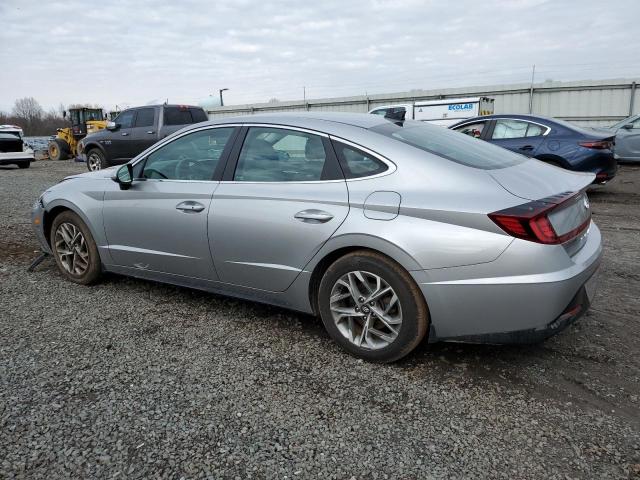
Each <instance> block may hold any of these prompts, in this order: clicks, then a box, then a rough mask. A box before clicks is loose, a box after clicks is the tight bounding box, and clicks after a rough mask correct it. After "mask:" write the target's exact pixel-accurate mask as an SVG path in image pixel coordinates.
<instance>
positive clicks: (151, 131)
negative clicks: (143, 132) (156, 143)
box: [147, 130, 156, 135]
mask: <svg viewBox="0 0 640 480" xmlns="http://www.w3.org/2000/svg"><path fill="white" fill-rule="evenodd" d="M147 133H148V134H149V135H153V134H154V133H156V132H154V131H153V130H149V131H148V132H147Z"/></svg>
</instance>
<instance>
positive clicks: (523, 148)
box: [519, 145, 533, 150]
mask: <svg viewBox="0 0 640 480" xmlns="http://www.w3.org/2000/svg"><path fill="white" fill-rule="evenodd" d="M519 150H533V145H525V146H524V147H520V148H519Z"/></svg>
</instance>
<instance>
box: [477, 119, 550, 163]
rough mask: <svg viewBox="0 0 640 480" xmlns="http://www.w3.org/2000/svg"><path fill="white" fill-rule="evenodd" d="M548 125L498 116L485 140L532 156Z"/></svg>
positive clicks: (540, 143) (547, 129) (540, 142)
mask: <svg viewBox="0 0 640 480" xmlns="http://www.w3.org/2000/svg"><path fill="white" fill-rule="evenodd" d="M549 130H550V129H549V127H546V126H544V125H540V124H538V123H533V122H528V121H525V120H516V119H508V118H498V119H496V120H494V121H493V129H492V131H491V133H490V134H488V136H487V138H486V139H487V140H488V141H490V142H491V143H494V144H496V145H498V146H500V147H503V148H506V149H507V150H511V151H513V152H516V153H520V154H522V155H526V156H527V157H532V156H534V155H535V154H536V152H537V150H538V148H539V147H540V145H542V142H543V140H544V135H545V134H546V133H547V132H548V131H549Z"/></svg>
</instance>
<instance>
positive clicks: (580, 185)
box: [32, 113, 602, 362]
mask: <svg viewBox="0 0 640 480" xmlns="http://www.w3.org/2000/svg"><path fill="white" fill-rule="evenodd" d="M592 181H593V175H592V174H588V173H575V172H569V171H567V170H562V169H559V168H556V167H553V166H549V165H546V164H544V163H541V162H539V161H537V160H531V159H527V158H525V157H523V156H521V155H517V154H515V153H511V152H509V151H507V150H504V149H502V148H499V147H496V146H493V145H491V144H488V143H486V142H482V141H480V140H476V139H474V138H470V137H468V136H466V135H463V134H460V133H457V132H453V131H450V130H446V129H443V128H441V127H437V126H431V125H426V124H422V123H419V122H412V121H406V122H393V121H390V120H387V119H384V118H381V117H379V116H376V115H366V114H363V115H358V114H330V113H324V114H311V113H299V114H297V113H292V114H274V115H255V116H245V117H237V118H229V119H223V120H218V121H214V122H208V123H201V124H197V125H192V126H190V127H188V128H186V129H184V130H181V131H180V132H177V133H176V134H173V135H172V136H171V137H168V138H166V139H164V140H163V141H161V142H159V143H157V144H156V145H154V146H153V147H151V148H149V149H148V150H146V151H145V152H143V153H141V154H140V155H139V156H138V157H136V158H135V159H133V160H132V161H131V162H129V163H128V164H126V165H123V166H121V167H119V168H118V169H116V168H115V167H114V168H111V169H106V170H102V171H98V172H89V173H84V174H80V175H74V176H71V177H68V178H67V179H65V180H64V181H63V182H61V183H60V184H58V185H55V186H54V187H52V188H50V189H49V190H47V191H46V192H44V193H43V194H42V196H41V197H40V198H39V199H38V201H37V202H36V204H35V205H34V209H33V215H32V220H33V224H34V226H35V231H36V234H37V236H38V238H39V241H40V243H41V244H42V248H43V249H44V250H45V251H46V252H48V253H50V254H52V255H53V256H54V258H55V260H56V262H57V264H58V267H59V269H60V271H61V272H62V274H63V275H64V276H65V277H67V278H68V279H69V280H71V281H73V282H76V283H80V284H91V283H94V282H96V281H97V280H98V278H99V276H100V274H101V273H102V272H105V271H108V272H113V273H116V274H122V275H128V276H133V277H138V278H143V279H150V280H155V281H160V282H166V283H171V284H176V285H183V286H187V287H192V288H197V289H202V290H207V291H210V292H217V293H222V294H225V295H230V296H234V297H240V298H245V299H249V300H254V301H258V302H263V303H269V304H273V305H279V306H283V307H286V308H290V309H293V310H298V311H301V312H307V313H312V314H316V315H319V316H320V317H321V318H322V321H323V323H324V325H325V327H326V329H327V331H328V332H329V334H330V336H331V337H332V338H333V339H334V340H335V341H336V342H337V343H338V344H339V345H340V346H342V347H343V348H344V349H345V350H347V351H348V352H350V353H351V354H353V355H356V356H359V357H362V358H364V359H367V360H371V361H379V362H390V361H394V360H397V359H399V358H401V357H403V356H404V355H406V354H408V353H409V352H410V351H411V350H413V349H414V348H415V347H416V346H417V345H418V344H419V343H420V342H421V341H423V339H425V337H427V338H428V341H429V342H436V341H442V340H450V341H466V342H492V343H506V342H535V341H541V340H543V339H545V338H547V337H548V336H550V335H552V334H554V333H556V332H558V331H560V330H562V329H563V328H564V327H566V326H567V325H569V324H570V323H571V322H573V321H575V320H576V319H577V318H579V317H580V316H581V315H582V314H583V313H584V312H585V311H586V309H587V308H588V307H589V305H590V302H591V300H592V297H593V291H594V288H595V281H594V273H595V271H596V270H597V268H598V265H599V262H600V257H601V252H602V247H601V238H600V231H599V230H598V228H597V227H596V225H595V224H594V223H593V222H592V221H591V211H590V208H589V201H588V199H587V196H586V194H585V188H586V187H587V186H588V185H589V184H590V183H591V182H592Z"/></svg>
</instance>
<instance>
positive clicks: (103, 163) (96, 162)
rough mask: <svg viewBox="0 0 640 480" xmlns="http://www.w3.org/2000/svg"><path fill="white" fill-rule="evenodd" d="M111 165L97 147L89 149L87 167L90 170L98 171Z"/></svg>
mask: <svg viewBox="0 0 640 480" xmlns="http://www.w3.org/2000/svg"><path fill="white" fill-rule="evenodd" d="M110 166H111V165H109V162H108V161H107V159H106V158H105V156H104V153H102V152H101V151H100V150H98V149H97V148H94V149H93V150H89V152H88V153H87V168H88V169H89V171H90V172H96V171H98V170H101V169H103V168H107V167H110Z"/></svg>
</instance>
